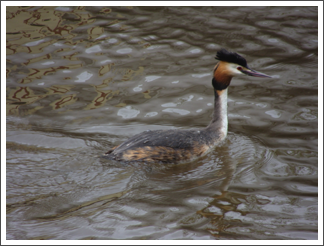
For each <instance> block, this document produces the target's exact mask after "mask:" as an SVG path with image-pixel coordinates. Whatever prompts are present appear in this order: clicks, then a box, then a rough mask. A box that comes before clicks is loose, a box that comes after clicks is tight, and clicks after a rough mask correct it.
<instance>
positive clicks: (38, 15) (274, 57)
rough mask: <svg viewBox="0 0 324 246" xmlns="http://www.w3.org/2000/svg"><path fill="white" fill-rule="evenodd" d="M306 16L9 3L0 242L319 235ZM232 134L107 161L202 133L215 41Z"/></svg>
mask: <svg viewBox="0 0 324 246" xmlns="http://www.w3.org/2000/svg"><path fill="white" fill-rule="evenodd" d="M317 18H318V8H317V7H7V23H6V24H7V30H6V32H7V35H6V41H7V44H6V45H7V54H6V58H7V65H6V68H7V71H6V72H7V81H6V103H7V106H6V110H7V117H6V133H7V134H6V135H7V136H6V137H7V145H6V158H7V159H6V160H7V163H6V198H7V201H6V204H7V221H6V225H7V228H6V230H7V231H6V235H7V239H8V240H10V239H204V240H212V239H313V240H314V239H317V237H318V75H317V72H318V23H317ZM222 47H224V48H227V49H229V50H232V51H235V52H238V53H240V54H241V55H243V56H244V57H245V58H246V59H247V61H248V63H249V65H250V67H252V68H254V69H256V70H258V71H260V72H263V73H266V74H269V75H272V76H273V78H272V79H261V78H251V77H245V78H241V79H233V81H232V83H231V86H230V88H229V99H228V106H229V108H228V112H229V133H228V137H227V139H226V140H225V141H224V142H223V143H222V144H220V145H219V146H218V147H217V148H216V149H215V151H213V152H211V153H210V154H208V155H207V156H205V157H203V158H201V159H199V160H196V161H193V162H189V163H184V164H180V165H161V164H156V165H147V164H140V163H137V164H132V165H126V164H124V163H117V162H112V161H109V160H106V159H102V158H99V156H100V155H101V154H103V153H104V152H105V151H107V150H108V149H109V148H111V147H113V146H115V145H117V144H119V143H121V142H123V141H124V140H126V139H127V138H128V137H130V136H132V135H134V134H136V133H139V132H141V131H144V130H147V129H172V128H174V129H188V128H192V127H205V126H206V125H207V124H208V123H209V121H210V119H211V115H212V111H213V96H214V95H213V90H212V87H211V74H212V69H213V67H214V65H215V63H216V61H215V60H214V56H215V54H216V52H217V51H218V50H219V49H220V48H222Z"/></svg>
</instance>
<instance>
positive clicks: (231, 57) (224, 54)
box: [215, 49, 247, 67]
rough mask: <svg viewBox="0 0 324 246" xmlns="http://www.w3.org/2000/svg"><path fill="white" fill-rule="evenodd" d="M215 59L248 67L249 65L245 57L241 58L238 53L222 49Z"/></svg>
mask: <svg viewBox="0 0 324 246" xmlns="http://www.w3.org/2000/svg"><path fill="white" fill-rule="evenodd" d="M215 59H216V60H220V61H225V62H230V63H235V64H238V65H241V66H243V67H247V63H246V60H245V58H244V57H242V56H240V55H239V54H237V53H234V52H229V51H227V50H225V49H221V50H220V51H218V52H217V54H216V57H215Z"/></svg>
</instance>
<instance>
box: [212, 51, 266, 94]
mask: <svg viewBox="0 0 324 246" xmlns="http://www.w3.org/2000/svg"><path fill="white" fill-rule="evenodd" d="M215 59H216V60H219V63H217V65H216V66H215V68H214V78H213V86H214V88H215V89H216V90H223V89H226V88H227V87H228V86H229V84H230V82H231V79H232V78H233V77H236V76H241V75H249V76H254V77H261V78H271V76H269V75H266V74H264V73H260V72H257V71H255V70H253V69H251V68H249V66H248V65H247V62H246V60H245V58H244V57H242V56H240V55H239V54H237V53H234V52H229V51H227V50H225V49H221V50H220V51H218V52H217V54H216V57H215Z"/></svg>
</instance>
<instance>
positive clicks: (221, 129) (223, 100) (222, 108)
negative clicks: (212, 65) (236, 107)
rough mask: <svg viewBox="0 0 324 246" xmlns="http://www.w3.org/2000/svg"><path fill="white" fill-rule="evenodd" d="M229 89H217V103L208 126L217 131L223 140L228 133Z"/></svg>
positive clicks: (209, 128)
mask: <svg viewBox="0 0 324 246" xmlns="http://www.w3.org/2000/svg"><path fill="white" fill-rule="evenodd" d="M227 125H228V122H227V89H224V90H222V91H215V105H214V115H213V119H212V121H211V122H210V124H209V126H208V127H207V129H208V130H211V131H212V132H214V133H217V135H218V136H219V138H220V139H219V140H223V139H225V138H226V135H227Z"/></svg>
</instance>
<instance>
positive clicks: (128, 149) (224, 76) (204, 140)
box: [104, 49, 270, 163]
mask: <svg viewBox="0 0 324 246" xmlns="http://www.w3.org/2000/svg"><path fill="white" fill-rule="evenodd" d="M216 59H217V60H220V62H219V63H218V64H217V65H216V66H215V68H214V73H213V78H212V85H213V87H214V91H215V93H214V94H215V99H214V115H213V119H212V121H211V122H210V124H209V125H208V126H207V127H206V128H203V129H195V130H156V131H146V132H142V133H140V134H137V135H135V136H133V137H131V138H130V139H128V140H126V141H125V142H123V143H122V144H120V145H118V146H116V147H114V148H113V149H111V150H109V151H108V152H107V153H105V154H104V157H106V158H108V159H112V160H117V161H143V162H163V163H176V162H179V161H186V160H191V159H193V158H197V157H200V156H202V155H204V154H206V153H207V152H208V151H209V150H211V149H212V148H213V147H214V146H215V145H216V144H218V143H219V142H220V141H222V140H223V139H225V137H226V135H227V88H228V86H229V85H230V82H231V79H232V78H233V77H234V76H238V75H244V74H246V75H250V76H256V77H270V76H268V75H265V74H262V73H258V72H256V71H254V70H252V69H250V68H249V67H248V65H247V63H246V60H245V59H244V58H243V57H242V56H240V55H238V54H237V53H233V52H229V51H227V50H225V49H222V50H220V51H218V52H217V54H216Z"/></svg>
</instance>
